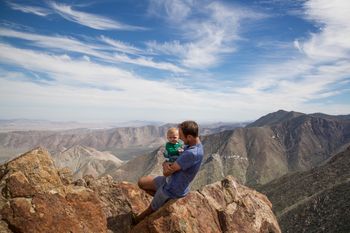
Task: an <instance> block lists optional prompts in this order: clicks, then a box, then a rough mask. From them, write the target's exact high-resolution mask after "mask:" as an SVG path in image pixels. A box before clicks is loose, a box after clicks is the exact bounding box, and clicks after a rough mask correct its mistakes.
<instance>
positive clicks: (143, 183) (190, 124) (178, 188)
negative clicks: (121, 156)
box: [134, 121, 203, 223]
mask: <svg viewBox="0 0 350 233" xmlns="http://www.w3.org/2000/svg"><path fill="white" fill-rule="evenodd" d="M178 128H179V137H180V139H181V140H182V141H183V142H184V144H185V148H184V151H183V153H181V155H180V156H179V158H178V159H177V160H176V161H175V162H174V163H169V162H164V163H163V175H164V176H157V177H152V176H144V177H141V178H140V179H139V181H138V185H139V187H140V188H141V189H143V190H145V191H146V192H147V193H148V194H150V195H152V196H154V197H153V200H152V202H151V204H150V206H149V207H148V208H147V209H146V210H145V211H143V212H142V213H141V214H139V215H138V216H136V218H135V219H134V220H135V223H138V222H140V221H141V220H143V219H144V218H145V217H146V216H148V215H150V214H151V213H153V212H154V211H156V210H158V209H159V208H160V207H161V206H163V205H164V204H165V203H166V202H167V201H168V200H169V199H175V198H181V197H184V196H186V195H187V194H188V192H189V185H190V183H191V181H192V180H193V179H194V177H195V176H196V174H197V172H198V170H199V168H200V165H201V162H202V159H203V146H202V144H201V142H200V140H199V134H198V131H199V129H198V125H197V123H196V122H194V121H184V122H182V123H181V124H179V125H178ZM167 176H170V178H169V180H168V182H167V181H166V177H167Z"/></svg>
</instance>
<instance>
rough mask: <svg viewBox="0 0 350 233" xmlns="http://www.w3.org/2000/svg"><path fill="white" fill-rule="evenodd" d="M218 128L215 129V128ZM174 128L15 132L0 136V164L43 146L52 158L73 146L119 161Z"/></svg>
mask: <svg viewBox="0 0 350 233" xmlns="http://www.w3.org/2000/svg"><path fill="white" fill-rule="evenodd" d="M239 125H240V123H233V124H230V123H218V124H210V125H206V126H207V127H203V128H202V127H200V129H201V133H202V134H210V133H214V132H221V131H224V130H227V129H232V128H235V127H238V126H239ZM216 126H217V127H216ZM170 127H176V124H165V125H162V126H157V125H147V126H141V127H120V128H112V129H95V130H93V129H69V130H64V131H47V130H46V131H33V130H31V131H14V132H6V133H4V132H3V133H0V161H5V160H7V159H9V158H13V157H14V156H15V155H18V154H20V153H23V152H25V151H27V150H29V149H31V148H34V147H37V146H43V147H45V148H47V149H48V150H49V151H50V152H52V153H53V154H56V153H58V152H61V151H64V150H66V149H68V148H71V147H73V146H76V145H81V146H86V147H91V148H94V149H96V150H99V151H110V152H111V153H112V154H114V155H117V156H118V157H119V158H120V159H122V160H129V159H132V158H134V157H136V156H138V155H142V154H146V153H150V152H152V151H153V150H154V149H156V148H157V147H159V146H161V145H162V144H164V143H165V140H166V136H165V135H166V131H167V130H168V128H170Z"/></svg>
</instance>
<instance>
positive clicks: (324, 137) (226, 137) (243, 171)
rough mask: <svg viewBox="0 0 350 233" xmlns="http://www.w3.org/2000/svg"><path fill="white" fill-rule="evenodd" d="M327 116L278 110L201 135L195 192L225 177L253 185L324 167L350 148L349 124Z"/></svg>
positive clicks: (346, 121)
mask: <svg viewBox="0 0 350 233" xmlns="http://www.w3.org/2000/svg"><path fill="white" fill-rule="evenodd" d="M326 116H327V117H324V115H319V114H317V115H312V114H310V115H308V114H302V113H296V112H284V111H278V112H276V113H271V114H268V115H266V116H264V117H262V118H260V119H258V120H257V121H256V122H254V123H252V124H250V125H248V126H247V127H245V128H237V129H234V130H231V131H225V132H221V133H218V134H213V135H208V136H205V137H203V138H202V143H203V145H204V151H205V158H204V160H203V165H202V168H201V170H200V172H199V174H198V175H197V177H196V180H195V181H194V188H198V187H200V186H201V185H205V184H208V183H212V182H215V181H217V180H220V179H222V178H223V177H225V176H227V175H234V176H235V177H237V178H238V179H239V180H240V181H241V182H242V183H245V184H247V185H250V186H255V185H259V184H265V183H267V182H269V181H271V180H273V179H276V178H278V177H281V176H282V175H284V174H286V173H289V172H294V171H305V170H308V169H311V168H313V167H315V166H318V165H320V164H322V163H323V162H324V161H326V160H327V159H328V158H329V157H330V156H332V155H334V154H335V153H337V152H339V151H340V150H342V149H344V147H346V146H347V145H349V144H350V120H347V118H346V117H344V116H341V117H337V116H333V117H329V116H328V115H326Z"/></svg>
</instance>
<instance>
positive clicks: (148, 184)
mask: <svg viewBox="0 0 350 233" xmlns="http://www.w3.org/2000/svg"><path fill="white" fill-rule="evenodd" d="M137 184H138V186H139V187H140V189H143V190H145V192H146V193H148V194H149V195H151V196H154V194H155V193H156V191H157V185H156V183H155V182H154V177H153V176H143V177H141V178H140V179H139V181H138V182H137Z"/></svg>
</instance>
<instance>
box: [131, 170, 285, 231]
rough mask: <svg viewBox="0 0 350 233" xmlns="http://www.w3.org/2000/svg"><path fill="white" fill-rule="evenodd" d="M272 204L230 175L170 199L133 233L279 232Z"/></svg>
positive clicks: (134, 229) (136, 227)
mask: <svg viewBox="0 0 350 233" xmlns="http://www.w3.org/2000/svg"><path fill="white" fill-rule="evenodd" d="M271 207H272V205H271V203H270V202H269V200H268V199H267V198H266V196H264V195H263V194H260V193H258V192H256V191H254V190H252V189H249V188H248V187H245V186H243V185H240V184H238V183H237V181H236V180H235V179H234V178H233V177H232V176H228V177H226V178H225V179H223V180H222V181H221V182H216V183H214V184H211V185H207V186H205V187H204V188H202V189H201V190H198V191H194V192H190V193H189V194H188V195H187V196H186V197H184V198H181V199H177V200H171V201H169V202H168V203H167V204H166V205H164V206H163V207H162V208H161V209H159V210H158V211H157V212H155V213H153V214H152V215H150V216H149V217H148V218H146V219H145V220H143V221H142V222H140V223H139V224H138V225H137V226H135V227H134V228H133V229H132V230H131V232H134V233H136V232H137V233H138V232H145V233H156V232H157V233H161V232H184V233H185V232H186V233H192V232H225V233H226V232H227V233H228V232H237V233H244V232H247V233H254V232H259V233H262V232H267V233H279V232H281V231H280V228H279V225H278V223H277V220H276V217H275V216H274V214H273V212H272V210H271Z"/></svg>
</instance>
